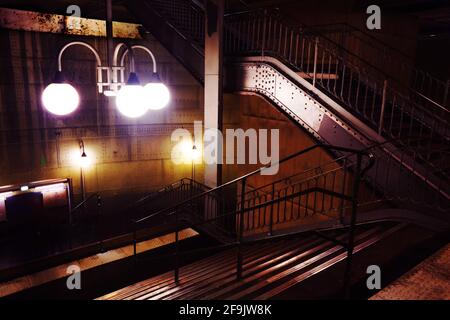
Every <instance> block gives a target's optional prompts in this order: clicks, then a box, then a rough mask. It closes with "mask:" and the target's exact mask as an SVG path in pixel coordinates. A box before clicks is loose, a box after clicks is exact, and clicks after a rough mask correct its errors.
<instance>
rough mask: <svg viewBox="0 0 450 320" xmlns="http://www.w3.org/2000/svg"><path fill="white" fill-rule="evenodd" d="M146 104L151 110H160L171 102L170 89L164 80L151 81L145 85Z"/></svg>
mask: <svg viewBox="0 0 450 320" xmlns="http://www.w3.org/2000/svg"><path fill="white" fill-rule="evenodd" d="M144 90H145V96H146V102H147V103H146V104H147V107H148V108H149V109H150V110H159V109H162V108H164V107H166V106H167V105H168V104H169V102H170V91H169V89H168V88H167V86H166V85H165V84H164V83H162V82H150V83H147V84H146V85H145V87H144Z"/></svg>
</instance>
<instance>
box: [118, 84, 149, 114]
mask: <svg viewBox="0 0 450 320" xmlns="http://www.w3.org/2000/svg"><path fill="white" fill-rule="evenodd" d="M145 98H146V97H145V94H144V88H143V87H142V86H140V85H138V84H127V85H125V86H123V87H122V88H121V89H120V90H119V92H118V93H117V96H116V106H117V109H119V112H120V113H121V114H123V115H124V116H126V117H128V118H138V117H140V116H143V115H144V114H145V113H146V112H147V110H148V107H147V105H146V103H145Z"/></svg>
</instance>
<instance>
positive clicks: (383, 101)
mask: <svg viewBox="0 0 450 320" xmlns="http://www.w3.org/2000/svg"><path fill="white" fill-rule="evenodd" d="M386 96H387V80H384V82H383V95H382V98H381V112H380V121H379V122H378V134H379V135H380V136H381V134H382V133H383V121H384V110H385V108H386Z"/></svg>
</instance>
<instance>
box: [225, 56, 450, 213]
mask: <svg viewBox="0 0 450 320" xmlns="http://www.w3.org/2000/svg"><path fill="white" fill-rule="evenodd" d="M227 71H228V72H227V73H226V75H225V76H226V81H225V83H226V84H227V89H229V90H232V91H234V92H240V93H244V94H255V95H259V96H263V97H265V98H266V99H268V100H269V101H270V102H272V103H273V104H274V105H275V106H277V107H278V108H279V109H280V110H281V111H282V112H283V113H285V114H286V115H287V116H288V117H289V118H291V119H292V120H294V121H295V122H296V123H297V124H299V125H300V126H302V127H303V128H304V129H306V130H307V131H308V132H309V133H310V134H311V135H312V136H314V137H315V138H317V139H318V140H319V141H322V142H325V143H327V144H331V145H337V146H342V147H348V148H355V149H365V148H367V147H370V146H371V145H374V144H380V143H381V144H382V145H383V146H382V147H380V148H376V149H374V150H372V151H371V152H373V153H374V154H375V157H376V161H377V164H376V166H375V167H374V168H372V169H371V170H369V172H368V173H367V175H368V176H369V179H370V181H371V183H372V185H374V186H376V187H377V189H379V190H381V191H382V192H383V193H385V194H387V195H388V196H389V197H390V198H393V199H396V200H401V201H402V205H403V206H404V205H407V206H409V207H410V208H411V209H417V205H419V206H420V205H422V204H424V201H422V200H427V201H425V202H426V203H427V206H425V207H423V208H422V210H423V211H426V210H429V209H430V208H433V207H435V206H436V204H437V203H439V204H441V208H440V211H442V212H446V211H447V212H448V210H449V209H448V208H449V202H450V189H449V186H448V185H446V184H444V185H443V183H442V181H440V180H439V179H438V178H436V177H434V176H432V175H430V174H429V173H428V172H427V170H426V168H423V167H421V166H420V164H418V163H417V162H415V161H414V160H413V159H411V158H409V157H408V155H406V154H404V153H403V152H402V151H401V150H399V149H398V148H397V147H396V146H394V145H393V144H392V143H389V141H386V140H385V139H384V138H383V137H382V136H380V135H379V134H378V133H377V132H376V131H374V130H373V129H372V128H370V127H369V126H367V125H365V124H364V123H363V122H362V121H361V120H359V119H358V118H357V117H355V116H354V115H352V114H351V113H350V112H348V111H347V110H346V109H345V108H344V107H342V106H340V105H339V104H338V103H337V102H335V101H334V100H332V99H331V98H330V97H328V96H327V95H326V94H324V93H322V92H321V91H320V90H319V89H317V88H315V87H314V86H313V85H312V84H311V83H310V82H308V81H307V80H305V79H304V78H302V77H301V76H300V75H298V74H297V73H295V72H294V71H293V70H291V69H290V68H289V67H287V66H286V65H285V64H283V63H282V62H280V61H279V60H277V59H275V58H273V57H268V56H264V57H261V56H257V57H244V58H237V59H233V60H230V61H229V67H228V68H227ZM394 165H395V169H397V170H393V169H394V167H393V166H394ZM412 186H414V187H412ZM412 188H413V190H412ZM412 191H413V192H412ZM415 195H417V196H418V197H419V198H420V199H421V200H420V201H418V200H417V197H414V196H415ZM410 200H411V201H412V202H410ZM411 205H412V206H411Z"/></svg>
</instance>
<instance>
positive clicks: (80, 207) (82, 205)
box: [69, 193, 102, 225]
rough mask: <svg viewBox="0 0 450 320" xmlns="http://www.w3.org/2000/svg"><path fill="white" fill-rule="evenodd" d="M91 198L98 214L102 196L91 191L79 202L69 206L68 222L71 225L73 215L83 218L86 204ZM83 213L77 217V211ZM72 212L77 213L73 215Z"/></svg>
mask: <svg viewBox="0 0 450 320" xmlns="http://www.w3.org/2000/svg"><path fill="white" fill-rule="evenodd" d="M92 199H95V200H96V202H95V204H96V210H95V211H96V214H97V215H100V210H101V206H102V198H101V196H100V194H99V193H93V194H91V195H89V196H88V197H87V198H86V199H84V200H83V201H81V202H80V203H79V204H77V205H76V206H75V207H74V208H69V224H70V225H72V224H73V223H74V217H75V218H78V219H82V218H85V215H86V211H88V209H87V206H88V204H89V202H91V200H92ZM80 211H81V213H82V214H83V216H84V217H77V215H78V214H77V213H78V212H80ZM74 214H77V215H75V216H74Z"/></svg>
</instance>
